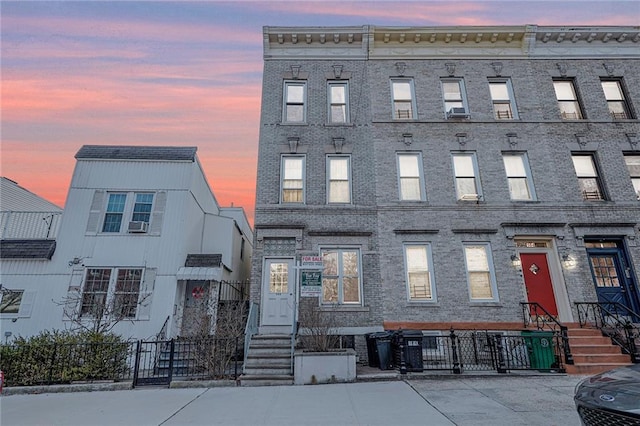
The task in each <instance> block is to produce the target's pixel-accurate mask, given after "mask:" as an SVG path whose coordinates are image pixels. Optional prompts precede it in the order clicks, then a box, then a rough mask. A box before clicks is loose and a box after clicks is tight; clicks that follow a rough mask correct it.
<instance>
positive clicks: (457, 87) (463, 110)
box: [442, 78, 469, 118]
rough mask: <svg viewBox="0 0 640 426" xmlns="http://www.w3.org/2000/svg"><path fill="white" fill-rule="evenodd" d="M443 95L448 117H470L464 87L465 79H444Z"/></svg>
mask: <svg viewBox="0 0 640 426" xmlns="http://www.w3.org/2000/svg"><path fill="white" fill-rule="evenodd" d="M442 97H443V99H444V112H445V114H446V117H447V118H455V117H468V116H469V107H468V105H467V95H466V93H465V89H464V80H463V79H461V78H448V79H443V80H442Z"/></svg>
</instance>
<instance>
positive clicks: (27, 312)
mask: <svg viewBox="0 0 640 426" xmlns="http://www.w3.org/2000/svg"><path fill="white" fill-rule="evenodd" d="M35 301H36V291H33V290H25V291H24V293H22V300H21V301H20V310H19V311H18V318H29V317H30V316H31V311H32V310H33V304H34V303H35Z"/></svg>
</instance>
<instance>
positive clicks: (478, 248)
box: [464, 243, 498, 301]
mask: <svg viewBox="0 0 640 426" xmlns="http://www.w3.org/2000/svg"><path fill="white" fill-rule="evenodd" d="M464 258H465V264H466V267H467V280H468V282H469V298H470V299H471V301H497V300H498V290H497V288H496V278H495V273H494V270H493V267H492V264H493V261H492V259H491V247H490V246H489V243H465V244H464Z"/></svg>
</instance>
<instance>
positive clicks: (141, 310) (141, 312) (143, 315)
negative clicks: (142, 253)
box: [137, 268, 157, 321]
mask: <svg viewBox="0 0 640 426" xmlns="http://www.w3.org/2000/svg"><path fill="white" fill-rule="evenodd" d="M156 272H157V270H156V268H147V269H145V270H144V281H143V282H142V287H141V288H140V297H139V299H138V300H139V302H138V315H137V317H138V318H137V319H138V320H141V321H148V320H149V319H150V318H151V299H152V298H153V287H154V285H155V281H156Z"/></svg>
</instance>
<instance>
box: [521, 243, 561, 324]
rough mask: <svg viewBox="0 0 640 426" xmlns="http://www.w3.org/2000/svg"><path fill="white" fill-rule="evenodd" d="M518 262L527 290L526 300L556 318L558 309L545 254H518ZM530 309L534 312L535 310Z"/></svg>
mask: <svg viewBox="0 0 640 426" xmlns="http://www.w3.org/2000/svg"><path fill="white" fill-rule="evenodd" d="M520 260H521V262H522V275H523V276H524V285H525V287H526V289H527V300H528V301H529V302H530V303H533V302H536V303H538V304H539V305H540V306H542V307H543V308H544V309H545V310H546V311H547V312H548V313H549V314H551V315H552V316H554V317H558V307H557V305H556V297H555V295H554V293H553V283H552V282H551V273H550V272H549V264H548V262H547V255H546V253H520ZM531 309H532V312H534V309H535V308H531ZM538 314H540V312H538Z"/></svg>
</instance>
